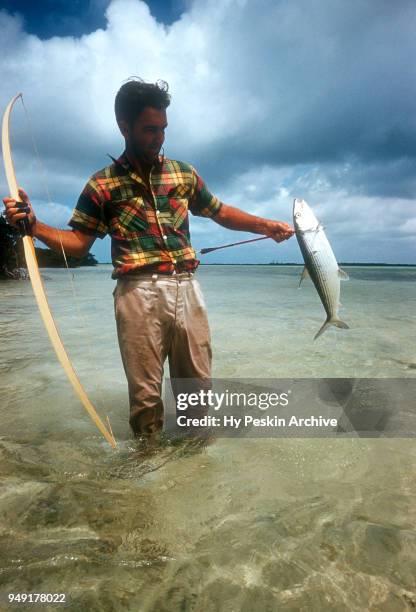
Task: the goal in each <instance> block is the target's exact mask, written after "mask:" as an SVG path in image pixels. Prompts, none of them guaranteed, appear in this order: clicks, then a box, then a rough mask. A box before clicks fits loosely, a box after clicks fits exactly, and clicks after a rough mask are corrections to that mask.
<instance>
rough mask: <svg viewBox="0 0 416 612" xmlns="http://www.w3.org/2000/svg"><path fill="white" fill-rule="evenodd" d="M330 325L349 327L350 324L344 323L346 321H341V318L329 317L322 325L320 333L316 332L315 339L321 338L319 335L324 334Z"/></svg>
mask: <svg viewBox="0 0 416 612" xmlns="http://www.w3.org/2000/svg"><path fill="white" fill-rule="evenodd" d="M330 325H335V327H340V328H342V329H349V326H348V325H347V324H346V323H344V321H341V319H327V320H326V321H325V323H324V324H323V325H322V327H321V329H320V330H319V331H318V333H317V334H315V336H314V338H313V339H314V340H316V339H317V338H319V336H320V335H321V334H323V333H324V331H326V330H327V329H328V327H329V326H330Z"/></svg>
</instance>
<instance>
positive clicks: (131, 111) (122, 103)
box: [114, 77, 170, 125]
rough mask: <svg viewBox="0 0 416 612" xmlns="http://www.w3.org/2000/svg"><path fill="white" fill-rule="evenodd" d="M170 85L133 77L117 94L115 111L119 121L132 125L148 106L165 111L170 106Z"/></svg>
mask: <svg viewBox="0 0 416 612" xmlns="http://www.w3.org/2000/svg"><path fill="white" fill-rule="evenodd" d="M168 89H169V85H168V84H167V83H166V81H161V80H159V81H156V83H145V81H143V79H141V78H139V77H131V78H130V79H129V80H128V81H127V83H124V85H122V86H121V87H120V89H119V90H118V92H117V95H116V99H115V104H114V110H115V113H116V119H117V121H120V120H124V121H127V123H129V124H130V125H132V124H133V123H134V122H135V120H136V119H137V117H138V116H139V115H140V113H141V112H142V110H143V109H144V108H146V107H147V106H151V107H152V108H157V109H158V110H165V109H166V108H167V107H168V106H169V104H170V95H169V94H168Z"/></svg>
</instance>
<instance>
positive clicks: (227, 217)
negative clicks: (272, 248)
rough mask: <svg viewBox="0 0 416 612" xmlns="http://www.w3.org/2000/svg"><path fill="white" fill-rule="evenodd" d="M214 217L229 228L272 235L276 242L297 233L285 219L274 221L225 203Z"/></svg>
mask: <svg viewBox="0 0 416 612" xmlns="http://www.w3.org/2000/svg"><path fill="white" fill-rule="evenodd" d="M212 219H213V220H214V221H216V222H217V223H218V224H219V225H222V227H226V228H227V229H232V230H240V231H243V232H253V234H263V235H264V236H270V238H273V239H274V240H276V242H282V241H283V240H287V239H288V238H290V237H291V236H293V234H294V233H295V231H294V229H293V228H292V226H291V225H289V224H288V223H285V222H284V221H272V220H271V219H264V218H263V217H256V216H255V215H250V214H249V213H246V212H244V211H243V210H240V209H239V208H235V207H234V206H229V205H228V204H224V203H223V204H222V206H221V208H220V210H219V211H218V213H217V214H216V215H214V216H213V217H212Z"/></svg>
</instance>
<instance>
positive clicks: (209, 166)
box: [0, 0, 416, 260]
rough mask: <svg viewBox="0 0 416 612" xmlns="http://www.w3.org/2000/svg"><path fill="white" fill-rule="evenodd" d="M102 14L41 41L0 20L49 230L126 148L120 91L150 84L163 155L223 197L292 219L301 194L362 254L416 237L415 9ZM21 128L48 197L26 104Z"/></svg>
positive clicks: (115, 10) (28, 165)
mask: <svg viewBox="0 0 416 612" xmlns="http://www.w3.org/2000/svg"><path fill="white" fill-rule="evenodd" d="M106 17H107V27H106V29H105V30H97V31H96V32H92V33H91V34H88V35H84V36H82V37H81V38H78V39H77V38H73V37H66V38H58V37H54V38H51V39H49V40H40V39H38V38H37V37H36V36H32V35H28V34H27V33H26V32H25V31H24V29H23V26H22V23H21V21H20V20H19V19H18V18H16V17H11V16H10V15H8V14H7V13H6V12H4V11H1V12H0V29H1V31H2V40H1V47H2V49H1V56H0V77H1V82H2V84H3V86H2V90H1V92H0V102H1V104H2V106H3V107H4V106H5V105H6V103H7V101H8V100H9V99H10V98H11V97H12V96H13V95H14V94H15V93H16V92H17V91H20V90H22V91H23V92H24V94H25V100H26V104H27V107H28V109H29V112H30V116H31V121H32V123H33V126H34V128H35V137H36V141H37V143H38V147H39V150H40V153H41V156H42V158H43V163H44V166H45V168H46V174H47V177H48V183H49V189H50V191H51V194H52V199H53V200H54V201H55V202H56V201H59V202H61V205H59V204H58V205H57V204H55V205H54V208H53V209H50V208H48V207H47V206H46V205H45V207H42V206H41V207H38V214H39V213H40V212H41V213H42V214H43V213H45V220H46V221H49V222H50V223H63V224H65V222H66V220H67V217H66V218H65V219H64V215H66V214H67V211H68V210H69V211H70V210H71V208H72V206H73V205H74V204H75V202H76V199H77V197H78V194H79V192H80V191H81V189H82V187H83V185H84V183H85V181H86V180H87V178H88V175H89V174H91V173H92V172H93V171H95V170H97V169H98V168H100V167H103V166H104V165H106V164H107V163H108V158H106V155H105V154H106V153H107V152H109V153H111V154H113V155H117V154H118V153H119V152H120V151H121V149H122V140H121V136H120V134H119V133H118V131H117V127H116V124H115V119H114V112H113V103H114V96H115V93H116V91H117V89H118V88H119V87H120V85H121V84H122V82H123V81H124V80H125V79H126V78H128V77H129V76H131V75H139V76H142V77H143V78H145V79H146V80H150V81H155V80H157V79H158V78H163V79H165V80H167V81H168V82H169V84H170V88H171V92H172V95H173V98H172V104H171V107H170V109H169V129H168V133H167V142H166V147H165V150H166V154H167V155H168V156H169V155H171V156H173V157H177V158H180V159H185V160H187V161H190V162H191V163H193V164H195V165H196V167H197V168H198V170H199V171H200V173H201V175H202V176H204V178H206V179H207V182H208V184H209V185H210V187H211V188H212V190H213V191H215V192H216V193H217V195H219V196H220V197H221V198H222V199H224V200H225V201H227V202H228V203H230V204H233V205H236V206H241V207H242V208H243V209H245V210H249V211H251V212H254V213H255V214H258V215H265V216H269V217H272V218H284V219H286V220H290V216H291V199H292V198H293V197H294V196H300V197H305V198H306V199H308V200H309V201H310V203H311V204H312V205H314V207H316V210H317V213H319V214H320V215H321V216H322V217H323V218H324V221H325V223H326V224H328V223H329V224H331V233H333V235H334V236H336V237H337V236H339V238H340V240H341V237H343V240H345V248H347V245H349V247H350V248H351V250H352V251H354V252H355V251H356V250H357V245H358V244H359V248H360V249H361V247H362V243H360V242H359V241H360V240H362V239H363V236H367V237H368V236H372V237H373V238H371V240H372V239H374V240H377V238H379V240H378V244H381V243H383V240H384V239H385V240H386V241H387V243H388V244H390V243H389V240H390V237H391V236H395V238H396V239H397V240H400V239H401V238H400V237H402V239H403V240H404V238H405V236H408V235H409V234H411V233H412V232H413V231H414V219H413V217H414V213H413V212H412V207H413V210H414V203H415V202H414V200H412V199H411V198H412V197H413V195H412V196H410V195H409V194H413V193H414V188H415V187H416V183H415V178H414V172H413V168H414V157H415V148H416V145H415V143H416V114H415V113H416V111H415V106H414V99H415V97H416V96H415V94H416V80H415V78H414V76H413V73H412V72H411V71H410V70H411V63H409V58H410V57H413V56H414V54H415V51H416V41H415V38H414V31H415V26H416V11H414V4H413V2H410V1H407V0H403V2H401V3H400V9H397V7H396V6H395V5H391V3H389V2H387V1H386V2H380V3H378V5H377V11H375V10H374V4H373V3H372V2H370V1H369V0H359V1H358V2H357V3H354V5H351V4H349V3H345V2H343V1H341V0H324V1H323V2H321V3H319V7H318V5H316V4H314V3H310V2H309V1H307V0H296V2H291V3H287V2H283V1H278V2H275V1H271V0H270V1H268V0H259V2H256V3H253V2H245V1H243V0H227V1H225V0H224V1H222V2H220V3H217V2H214V1H213V0H208V1H207V0H205V1H202V0H196V1H195V2H193V4H191V5H190V7H189V10H188V11H187V12H185V13H184V14H183V15H182V16H181V18H180V19H179V20H178V21H176V22H175V23H173V24H172V25H171V26H165V25H163V24H160V23H158V22H157V21H156V20H155V19H154V18H153V17H152V15H151V14H150V12H149V9H148V7H147V5H146V4H145V3H144V2H141V1H140V0H113V1H112V2H111V4H110V5H109V6H108V8H107V11H106ZM12 121H13V123H12V136H13V150H14V152H15V165H16V172H17V175H18V180H19V182H20V183H21V184H22V185H23V186H24V187H25V188H26V190H27V191H28V192H29V195H31V198H32V200H33V201H34V202H35V201H36V202H38V201H44V200H45V193H44V186H43V184H42V181H40V180H39V178H40V177H39V175H38V171H37V170H36V169H35V168H34V166H33V163H32V157H33V155H34V154H33V153H32V152H31V149H30V147H31V145H30V141H29V138H28V136H27V134H25V131H24V129H21V124H23V123H24V117H23V115H22V113H20V111H18V110H17V109H16V113H15V114H14V115H13V117H12ZM19 124H20V125H19ZM19 128H20V129H19ZM1 187H2V189H3V192H4V193H5V192H6V187H5V183H4V181H3V182H2V185H1ZM403 192H405V193H403ZM52 210H53V211H54V212H53V213H52V212H51V211H52ZM194 227H195V234H198V232H199V231H200V230H199V227H203V225H198V222H196V225H195V224H194ZM400 228H401V229H400ZM201 231H202V230H201ZM217 231H221V232H223V230H220V229H219V228H217V227H215V229H213V237H211V238H210V239H212V240H215V236H216V235H217ZM221 235H222V234H221ZM381 237H383V240H380V238H381ZM406 244H407V246H406V248H404V247H403V250H402V252H401V257H402V259H403V260H411V259H414V251H412V250H411V249H412V245H411V243H410V242H409V241H408V240H407V241H406ZM368 247H369V249H370V247H371V244H368ZM389 254H390V252H389V250H388V249H387V250H386V251H385V255H386V257H387V256H389ZM344 259H345V257H344Z"/></svg>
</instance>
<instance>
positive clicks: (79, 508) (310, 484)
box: [0, 266, 416, 612]
mask: <svg viewBox="0 0 416 612" xmlns="http://www.w3.org/2000/svg"><path fill="white" fill-rule="evenodd" d="M110 270H111V268H110V267H109V266H100V267H99V268H95V269H86V268H85V269H80V270H77V271H75V272H74V277H75V283H74V284H75V290H76V296H77V299H74V297H73V294H72V291H71V286H70V283H69V278H68V273H67V271H65V270H45V271H44V276H45V277H46V280H45V283H46V287H47V292H48V296H49V301H50V303H51V307H52V310H53V312H54V315H55V318H56V321H57V323H58V326H59V329H60V331H61V335H62V338H63V340H64V343H65V345H66V347H67V349H68V352H69V353H70V356H71V359H72V361H73V363H74V364H75V367H76V369H77V371H78V373H79V376H80V378H81V380H82V382H83V384H84V386H85V388H86V390H87V392H88V394H89V396H90V397H91V399H92V400H93V402H94V404H95V405H96V407H97V409H98V411H99V413H100V415H101V416H102V417H104V418H105V417H106V415H108V416H109V418H110V421H111V425H112V428H113V431H114V435H115V437H116V439H117V442H118V448H117V450H116V451H113V450H112V449H111V448H110V447H109V446H108V444H107V443H106V442H105V441H104V439H103V438H102V437H101V435H100V434H99V432H98V431H97V430H96V429H95V426H94V425H93V423H92V422H91V421H90V420H89V417H88V415H87V414H86V413H85V411H84V409H83V408H82V406H81V405H80V404H79V402H78V400H77V398H76V397H75V396H74V395H73V393H72V389H71V388H70V386H69V383H68V382H67V380H66V378H65V375H64V374H63V372H62V371H61V369H60V366H59V364H58V363H57V361H56V357H55V355H54V353H53V350H52V349H51V347H50V345H49V340H48V338H47V336H46V333H45V332H44V329H43V327H42V323H41V321H40V318H39V315H38V311H37V307H36V305H35V303H34V299H33V296H32V291H31V287H30V284H29V283H26V282H4V283H2V284H0V296H1V305H2V308H1V315H0V325H1V330H0V334H1V335H0V338H1V345H0V393H1V396H0V419H1V421H0V422H1V433H0V454H1V462H0V474H1V478H2V481H1V490H0V594H1V597H2V598H3V599H2V600H1V599H0V601H2V603H0V609H1V606H2V605H5V604H4V601H5V600H4V597H5V594H7V593H9V592H32V593H33V592H49V593H56V592H59V593H66V596H67V600H68V601H69V606H68V607H69V609H71V610H91V611H95V610H97V611H98V610H100V611H102V610H105V611H107V610H109V611H111V610H140V611H141V610H152V611H153V610H155V611H156V610H157V611H165V610H166V611H176V610H185V611H187V610H192V611H194V610H198V611H199V610H203V611H204V612H205V611H207V612H210V611H216V610H227V611H234V610H235V611H240V610H243V611H247V612H249V611H250V612H251V611H252V610H259V611H269V610H277V609H279V610H280V609H284V610H317V611H321V610H346V611H347V610H348V611H349V610H357V611H358V610H359V611H362V610H386V611H387V610H389V611H390V610H406V609H408V610H411V609H414V607H415V606H416V578H415V577H416V528H415V524H416V470H415V467H416V442H415V440H414V439H413V440H411V439H408V440H407V439H399V440H394V439H367V440H365V439H352V438H351V439H336V440H334V439H290V440H285V439H251V440H247V439H245V440H238V439H237V440H233V439H219V440H216V441H215V442H213V443H211V444H208V445H203V444H200V443H197V442H192V441H189V442H181V443H177V444H172V443H169V442H167V441H165V442H163V441H161V442H159V443H156V444H155V445H154V446H152V447H151V448H147V449H146V448H143V447H142V445H141V444H140V442H139V441H136V440H133V439H132V438H131V434H130V430H129V426H128V403H127V393H126V383H125V378H124V373H123V370H122V366H121V361H120V357H119V353H118V346H117V339H116V332H115V323H114V316H113V305H112V295H111V291H112V288H113V286H114V281H112V280H111V279H110ZM348 272H349V274H350V281H349V282H346V283H343V284H342V287H341V300H342V303H343V308H342V310H341V312H340V314H341V318H343V319H344V320H345V321H346V322H347V323H348V324H349V325H350V327H351V329H350V330H348V331H344V330H337V329H333V330H332V329H331V330H329V331H328V332H326V333H325V334H324V335H323V336H322V337H321V338H319V340H317V341H316V342H313V340H312V339H313V336H314V334H315V333H316V331H317V330H318V329H319V327H320V326H321V324H322V322H323V320H324V311H323V308H322V306H321V304H320V302H319V298H318V297H317V294H316V292H315V290H314V288H313V286H312V284H311V283H310V282H305V283H304V284H303V286H302V288H301V289H298V279H299V276H300V268H298V267H291V266H285V267H277V266H275V267H273V266H238V267H236V266H232V267H231V266H204V267H201V268H200V270H199V272H198V278H199V281H200V283H201V285H202V288H203V290H204V294H205V298H206V302H207V306H208V312H209V318H210V323H211V329H212V336H213V351H214V375H215V376H216V377H234V378H244V377H250V378H252V377H259V378H265V377H336V376H342V377H356V376H359V377H397V378H401V377H415V376H416V349H415V346H416V343H415V329H416V284H415V282H414V281H415V280H416V268H355V267H352V268H350V269H348ZM43 609H47V607H45V606H44V607H43ZM51 609H52V608H51Z"/></svg>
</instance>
